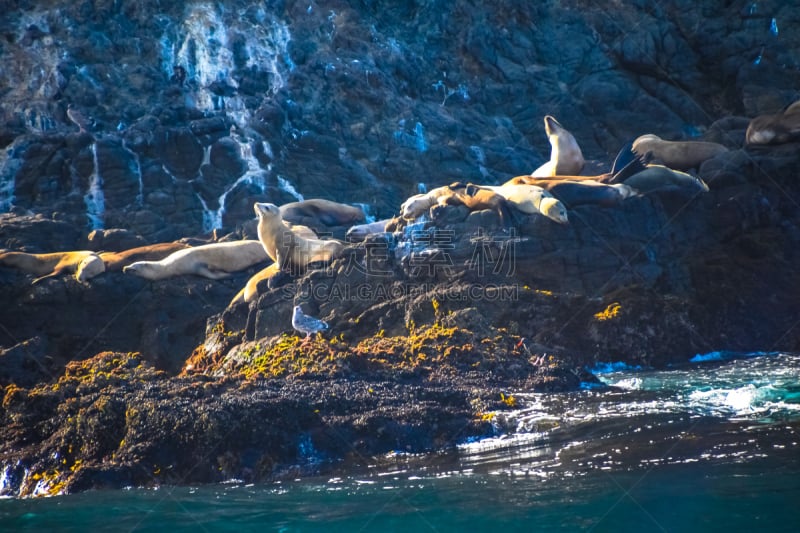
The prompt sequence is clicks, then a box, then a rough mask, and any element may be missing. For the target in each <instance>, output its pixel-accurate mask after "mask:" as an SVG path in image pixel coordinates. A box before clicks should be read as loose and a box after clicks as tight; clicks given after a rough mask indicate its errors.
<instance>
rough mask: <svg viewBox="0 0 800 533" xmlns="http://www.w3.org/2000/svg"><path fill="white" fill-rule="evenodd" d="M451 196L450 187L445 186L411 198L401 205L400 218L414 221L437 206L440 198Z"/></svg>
mask: <svg viewBox="0 0 800 533" xmlns="http://www.w3.org/2000/svg"><path fill="white" fill-rule="evenodd" d="M449 194H451V189H450V187H449V186H444V187H436V188H435V189H431V190H430V191H428V192H426V193H421V194H415V195H413V196H409V197H408V199H407V200H406V201H405V202H403V203H402V204H400V216H401V217H402V218H405V219H407V220H414V219H415V218H418V217H419V216H421V215H424V214H425V213H426V212H427V211H428V210H429V209H430V208H431V207H433V206H434V205H436V204H437V203H438V201H439V197H440V196H445V195H449Z"/></svg>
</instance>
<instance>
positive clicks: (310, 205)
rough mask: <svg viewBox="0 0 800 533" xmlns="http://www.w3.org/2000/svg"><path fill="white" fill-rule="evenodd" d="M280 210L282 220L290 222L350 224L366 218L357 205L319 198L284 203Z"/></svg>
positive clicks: (329, 224)
mask: <svg viewBox="0 0 800 533" xmlns="http://www.w3.org/2000/svg"><path fill="white" fill-rule="evenodd" d="M280 211H281V217H282V218H283V220H285V221H286V222H290V223H292V224H311V225H312V226H313V225H315V224H314V222H317V224H316V225H322V226H350V225H352V224H360V223H362V222H364V221H365V220H366V214H365V213H364V211H363V210H361V209H360V208H358V207H353V206H352V205H346V204H340V203H337V202H332V201H330V200H323V199H321V198H315V199H311V200H303V201H300V202H291V203H288V204H284V205H282V206H281V207H280Z"/></svg>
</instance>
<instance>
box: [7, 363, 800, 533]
mask: <svg viewBox="0 0 800 533" xmlns="http://www.w3.org/2000/svg"><path fill="white" fill-rule="evenodd" d="M731 355H732V354H718V356H714V357H709V358H707V359H713V360H711V361H703V362H699V363H697V364H691V365H688V364H687V366H686V367H685V368H676V369H672V370H661V371H652V370H635V369H630V370H628V369H624V368H623V369H620V368H621V367H620V366H614V365H609V366H607V367H606V369H609V370H615V371H612V372H607V373H603V374H600V377H601V379H602V380H603V381H604V382H605V383H607V384H608V385H609V387H607V388H589V389H588V390H583V391H580V392H576V393H570V394H555V395H554V394H551V395H543V394H531V393H525V392H524V391H518V392H516V393H514V394H513V396H514V398H515V399H516V401H517V407H518V409H516V410H515V411H513V412H503V413H498V414H497V415H496V417H495V424H496V428H497V433H498V436H497V437H496V438H491V439H484V440H480V441H476V442H464V443H461V444H459V445H458V446H457V449H456V450H454V451H452V452H450V453H446V454H439V455H435V456H413V455H406V454H393V455H390V456H386V457H382V458H376V459H375V461H374V465H373V466H369V467H362V468H358V469H344V468H343V469H341V470H340V471H337V472H336V473H335V474H333V475H331V474H328V475H326V476H324V477H319V478H311V479H309V478H305V479H298V480H293V481H282V482H280V483H267V484H260V485H246V484H242V483H239V482H236V481H231V482H229V483H225V484H220V485H213V486H201V487H160V488H158V489H141V488H130V489H126V490H119V491H92V492H87V493H83V494H77V495H68V496H59V497H53V498H43V499H27V500H14V499H5V500H0V530H2V531H25V530H29V531H41V530H55V531H162V530H169V531H171V532H177V531H248V530H256V529H258V530H267V531H285V532H293V531H327V532H331V531H502V532H506V531H576V530H581V531H582V530H596V531H800V356H798V355H790V354H760V355H758V356H753V357H733V358H731ZM701 361H702V360H701ZM600 370H602V369H601V368H598V371H600Z"/></svg>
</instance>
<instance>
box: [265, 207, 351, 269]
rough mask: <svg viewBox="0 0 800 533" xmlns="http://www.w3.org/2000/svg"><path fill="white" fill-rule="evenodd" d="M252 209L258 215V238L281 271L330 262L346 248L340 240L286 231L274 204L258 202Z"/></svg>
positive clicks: (278, 209)
mask: <svg viewBox="0 0 800 533" xmlns="http://www.w3.org/2000/svg"><path fill="white" fill-rule="evenodd" d="M253 209H254V210H255V212H256V215H258V239H259V241H260V242H261V245H262V246H263V248H264V250H265V251H266V253H267V255H268V256H269V257H270V258H272V260H273V261H275V263H277V264H278V268H280V269H281V270H284V271H286V270H289V271H291V272H296V271H297V269H301V270H302V269H305V268H306V266H308V264H309V263H313V262H316V261H331V260H332V259H335V258H336V257H339V256H340V255H341V253H342V251H343V250H344V246H343V245H342V243H340V242H339V241H335V240H321V239H306V238H305V237H301V236H300V235H298V234H296V233H294V232H292V231H291V230H287V228H286V226H284V225H283V220H282V217H281V211H280V208H278V206H276V205H275V204H270V203H262V202H256V203H255V204H254V205H253Z"/></svg>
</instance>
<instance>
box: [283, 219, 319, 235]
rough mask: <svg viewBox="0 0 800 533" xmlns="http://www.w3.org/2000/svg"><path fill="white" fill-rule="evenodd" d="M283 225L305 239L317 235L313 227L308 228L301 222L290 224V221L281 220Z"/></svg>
mask: <svg viewBox="0 0 800 533" xmlns="http://www.w3.org/2000/svg"><path fill="white" fill-rule="evenodd" d="M283 225H284V226H286V227H287V228H289V229H290V230H292V232H294V234H295V235H300V236H301V237H304V238H306V239H317V238H319V236H318V235H317V232H316V231H314V230H313V229H311V228H309V227H308V226H304V225H302V224H292V223H291V222H286V221H285V220H284V221H283Z"/></svg>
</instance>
